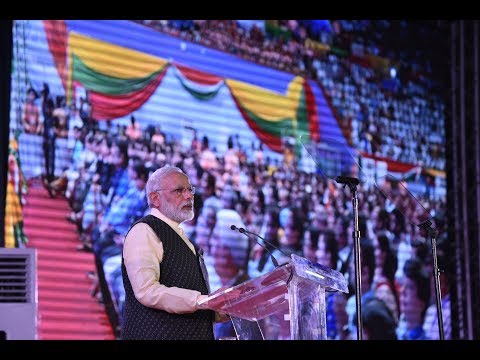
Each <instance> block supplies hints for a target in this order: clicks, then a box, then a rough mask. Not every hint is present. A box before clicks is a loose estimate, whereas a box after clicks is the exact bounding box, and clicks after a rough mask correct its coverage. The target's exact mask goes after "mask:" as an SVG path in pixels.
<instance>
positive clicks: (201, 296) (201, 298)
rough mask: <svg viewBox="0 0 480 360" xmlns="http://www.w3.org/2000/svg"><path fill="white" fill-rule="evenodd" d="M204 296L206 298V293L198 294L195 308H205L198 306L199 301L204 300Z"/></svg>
mask: <svg viewBox="0 0 480 360" xmlns="http://www.w3.org/2000/svg"><path fill="white" fill-rule="evenodd" d="M206 298H208V295H199V296H198V298H197V304H196V307H197V310H201V309H205V308H204V307H202V306H200V305H199V303H201V302H202V301H204V300H205V299H206Z"/></svg>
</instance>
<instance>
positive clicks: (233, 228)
mask: <svg viewBox="0 0 480 360" xmlns="http://www.w3.org/2000/svg"><path fill="white" fill-rule="evenodd" d="M230 229H232V230H238V232H239V233H241V234H244V235H245V236H247V237H248V238H250V236H248V235H249V234H250V235H254V236H256V237H258V238H260V239H262V241H263V242H264V243H265V244H268V245H271V246H272V247H274V248H275V249H277V250H278V251H280V252H281V253H282V254H284V255H285V256H287V254H285V253H284V252H283V251H282V250H280V249H279V248H278V247H276V246H275V245H273V244H271V243H270V242H268V241H266V240H265V239H264V238H263V237H261V236H260V235H258V234H255V233H252V232H250V231H248V230H245V229H244V228H238V227H236V226H235V225H232V226H230ZM255 242H256V243H257V244H258V245H260V246H261V247H262V248H264V249H265V251H266V252H267V253H268V254H269V255H270V258H271V259H272V263H273V265H274V266H275V267H276V268H277V267H279V266H280V265H279V264H278V261H277V259H275V256H273V254H272V253H271V252H270V250H269V249H268V248H267V247H266V246H265V245H263V244H261V243H260V242H259V241H258V240H257V239H255Z"/></svg>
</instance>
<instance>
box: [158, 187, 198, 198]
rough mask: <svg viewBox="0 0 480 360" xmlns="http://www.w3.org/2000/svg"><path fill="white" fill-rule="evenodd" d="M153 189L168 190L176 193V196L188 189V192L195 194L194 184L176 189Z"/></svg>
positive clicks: (183, 193)
mask: <svg viewBox="0 0 480 360" xmlns="http://www.w3.org/2000/svg"><path fill="white" fill-rule="evenodd" d="M155 191H170V192H171V193H174V194H176V195H177V196H181V195H185V192H186V191H188V192H190V194H192V195H195V186H191V187H188V188H178V189H173V190H170V189H157V190H155Z"/></svg>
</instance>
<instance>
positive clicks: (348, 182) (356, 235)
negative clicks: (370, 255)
mask: <svg viewBox="0 0 480 360" xmlns="http://www.w3.org/2000/svg"><path fill="white" fill-rule="evenodd" d="M335 181H336V182H337V183H339V184H344V188H345V187H346V186H348V188H349V189H350V192H351V194H352V205H353V216H354V218H353V225H354V229H353V245H354V247H353V250H354V251H353V255H354V261H355V300H356V307H357V340H362V339H363V323H362V277H361V266H360V264H361V261H360V230H359V226H358V197H357V185H358V184H359V183H360V182H359V180H358V179H357V178H352V177H348V176H337V177H336V178H335Z"/></svg>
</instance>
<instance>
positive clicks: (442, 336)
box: [418, 219, 445, 340]
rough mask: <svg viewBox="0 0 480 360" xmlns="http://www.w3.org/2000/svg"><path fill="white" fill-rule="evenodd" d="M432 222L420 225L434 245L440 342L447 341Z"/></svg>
mask: <svg viewBox="0 0 480 360" xmlns="http://www.w3.org/2000/svg"><path fill="white" fill-rule="evenodd" d="M431 225H432V222H431V221H430V220H428V219H427V220H425V221H422V222H421V223H420V224H418V227H419V228H420V229H424V230H425V231H426V232H427V233H428V236H429V237H430V241H431V243H432V257H433V279H434V282H435V299H436V303H437V320H438V331H439V336H440V340H445V333H444V330H443V315H442V294H441V289H440V269H439V268H438V263H437V243H436V237H437V230H435V229H433V228H432V227H431Z"/></svg>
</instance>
